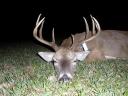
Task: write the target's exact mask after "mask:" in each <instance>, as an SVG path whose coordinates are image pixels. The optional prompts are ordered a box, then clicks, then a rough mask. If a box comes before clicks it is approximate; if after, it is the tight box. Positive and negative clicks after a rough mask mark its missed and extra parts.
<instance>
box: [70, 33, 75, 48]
mask: <svg viewBox="0 0 128 96" xmlns="http://www.w3.org/2000/svg"><path fill="white" fill-rule="evenodd" d="M71 39H72V44H71V47H70V48H72V47H73V43H74V35H73V34H71Z"/></svg>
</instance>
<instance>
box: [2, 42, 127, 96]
mask: <svg viewBox="0 0 128 96" xmlns="http://www.w3.org/2000/svg"><path fill="white" fill-rule="evenodd" d="M42 50H46V49H44V48H43V47H42V46H40V45H37V44H34V43H31V42H26V43H25V42H19V43H11V44H8V45H2V46H1V47H0V96H128V60H107V61H97V62H92V63H91V64H86V63H84V62H80V63H79V64H78V65H77V71H76V73H75V76H74V79H73V80H72V81H70V82H68V83H63V82H57V81H56V80H54V78H53V80H49V77H50V76H55V71H54V68H53V65H52V64H47V63H46V62H44V61H43V60H42V59H41V58H40V57H39V56H37V54H36V53H37V52H38V51H42Z"/></svg>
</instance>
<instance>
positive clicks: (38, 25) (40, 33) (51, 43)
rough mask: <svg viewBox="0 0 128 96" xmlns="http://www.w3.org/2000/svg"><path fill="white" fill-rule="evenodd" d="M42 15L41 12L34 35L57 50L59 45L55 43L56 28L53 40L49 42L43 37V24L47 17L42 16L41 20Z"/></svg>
mask: <svg viewBox="0 0 128 96" xmlns="http://www.w3.org/2000/svg"><path fill="white" fill-rule="evenodd" d="M40 17H41V14H39V16H38V18H37V21H36V26H35V28H34V30H33V36H34V38H35V39H37V40H38V41H40V42H41V43H43V44H45V45H48V46H50V47H51V48H53V49H54V50H55V51H57V50H58V46H57V44H56V43H55V36H54V28H53V30H52V42H48V41H46V40H44V39H43V37H42V29H43V24H44V20H45V17H44V18H42V19H41V20H40ZM39 27H40V28H39ZM38 28H39V33H38ZM38 35H39V36H38Z"/></svg>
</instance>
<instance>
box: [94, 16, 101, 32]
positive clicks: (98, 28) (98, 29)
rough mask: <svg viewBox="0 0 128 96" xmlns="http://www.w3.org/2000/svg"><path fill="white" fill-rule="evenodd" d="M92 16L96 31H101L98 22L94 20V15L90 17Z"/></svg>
mask: <svg viewBox="0 0 128 96" xmlns="http://www.w3.org/2000/svg"><path fill="white" fill-rule="evenodd" d="M92 18H93V20H94V21H95V26H96V28H97V31H98V32H100V31H101V27H100V24H99V22H98V21H97V20H96V18H95V17H92Z"/></svg>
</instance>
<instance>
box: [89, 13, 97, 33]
mask: <svg viewBox="0 0 128 96" xmlns="http://www.w3.org/2000/svg"><path fill="white" fill-rule="evenodd" d="M90 17H91V20H92V35H95V34H96V30H95V23H94V19H93V17H92V15H90Z"/></svg>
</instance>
